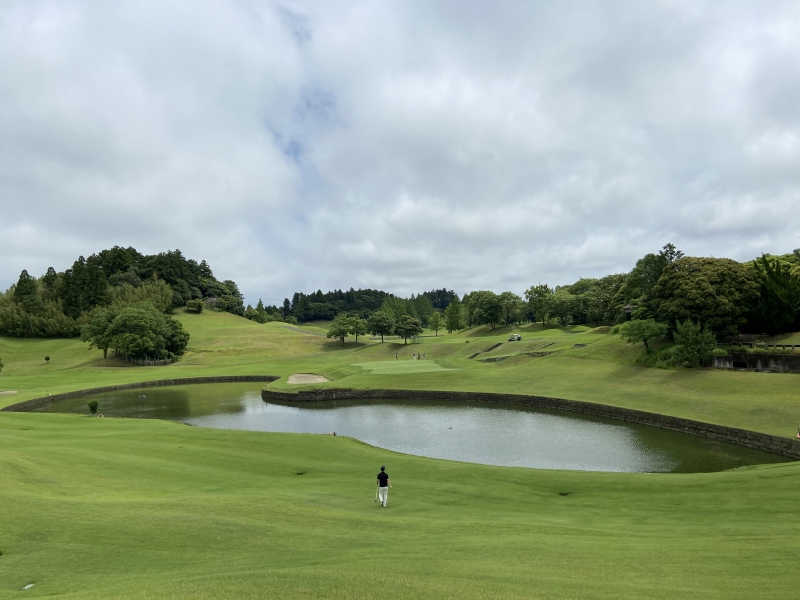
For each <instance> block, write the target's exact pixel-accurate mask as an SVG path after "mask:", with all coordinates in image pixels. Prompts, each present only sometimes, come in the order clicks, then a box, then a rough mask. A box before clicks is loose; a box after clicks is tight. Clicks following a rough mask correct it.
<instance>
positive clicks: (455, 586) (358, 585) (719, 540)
mask: <svg viewBox="0 0 800 600" xmlns="http://www.w3.org/2000/svg"><path fill="white" fill-rule="evenodd" d="M381 463H385V464H386V465H387V470H388V471H389V473H390V474H391V477H392V481H393V484H394V489H393V490H391V491H390V495H389V506H388V507H387V508H385V509H382V508H380V507H379V506H378V505H377V504H376V503H375V502H374V476H375V473H376V472H377V468H378V466H379V465H380V464H381ZM298 473H302V475H299V474H298ZM0 480H2V482H3V485H2V486H0V506H2V510H0V551H2V553H3V554H2V556H0V598H18V597H28V598H37V597H45V596H48V597H58V598H76V599H77V598H80V599H89V600H90V599H95V598H96V599H114V598H126V599H150V598H200V599H211V598H374V597H375V595H376V594H378V595H380V596H382V597H387V598H453V597H458V598H465V599H470V598H542V599H545V598H546V599H562V598H563V599H576V598H593V599H597V598H599V599H603V598H608V599H611V598H614V599H616V598H635V599H649V598H652V599H668V598H669V599H671V598H681V599H682V598H702V599H706V598H707V599H716V598H719V599H725V600H730V599H731V598H748V599H758V598H764V599H770V600H771V599H773V598H791V597H794V596H795V595H796V590H797V586H798V585H800V575H799V574H798V570H797V565H798V564H800V511H798V510H797V498H798V497H799V496H800V464H797V463H791V464H782V465H775V466H768V467H753V468H746V469H740V470H736V471H730V472H723V473H713V474H698V475H644V474H603V473H586V472H560V471H538V470H531V469H511V468H498V467H486V466H480V465H469V464H463V463H454V462H448V461H437V460H432V459H424V458H417V457H412V456H405V455H399V454H394V453H391V452H388V451H383V450H380V449H376V448H371V447H368V446H365V445H363V444H360V443H358V442H356V441H354V440H350V439H347V438H341V437H338V438H333V437H328V436H312V435H288V434H263V433H253V432H239V431H226V430H212V429H202V428H196V427H186V426H183V425H179V424H173V423H167V422H159V421H149V420H141V421H136V420H124V419H96V418H95V419H92V418H89V417H79V416H74V415H46V414H0ZM561 494H569V495H561ZM29 583H34V584H35V585H34V587H33V588H31V589H29V590H28V591H25V592H22V591H20V590H21V589H22V587H23V586H25V585H27V584H29Z"/></svg>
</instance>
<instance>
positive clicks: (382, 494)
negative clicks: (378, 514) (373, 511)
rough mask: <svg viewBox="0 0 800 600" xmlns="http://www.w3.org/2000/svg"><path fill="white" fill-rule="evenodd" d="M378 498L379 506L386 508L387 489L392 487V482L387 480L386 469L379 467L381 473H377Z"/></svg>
mask: <svg viewBox="0 0 800 600" xmlns="http://www.w3.org/2000/svg"><path fill="white" fill-rule="evenodd" d="M377 483H378V498H380V501H381V506H386V502H387V500H388V499H389V488H390V487H392V482H391V481H390V480H389V475H388V473H386V467H385V466H383V465H381V472H380V473H378V482H377Z"/></svg>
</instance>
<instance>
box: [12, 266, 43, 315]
mask: <svg viewBox="0 0 800 600" xmlns="http://www.w3.org/2000/svg"><path fill="white" fill-rule="evenodd" d="M38 291H39V284H38V283H37V281H36V279H34V278H33V277H31V276H30V275H28V271H25V270H23V271H22V273H20V274H19V279H18V280H17V285H16V286H15V287H14V301H16V302H18V303H19V304H21V305H22V307H23V308H24V309H25V311H26V312H28V313H31V314H37V313H38V312H39V311H40V310H41V308H42V302H41V300H40V299H39V295H38Z"/></svg>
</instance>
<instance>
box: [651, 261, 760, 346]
mask: <svg viewBox="0 0 800 600" xmlns="http://www.w3.org/2000/svg"><path fill="white" fill-rule="evenodd" d="M652 294H653V308H654V309H655V311H656V314H657V316H658V319H659V320H660V321H663V322H668V323H670V324H672V325H673V326H674V325H675V324H676V323H677V322H678V321H686V320H687V319H691V320H692V321H696V322H699V323H702V324H703V325H707V326H708V328H709V329H711V330H712V331H714V332H715V333H716V334H717V335H720V336H724V335H735V334H736V333H738V331H739V327H740V326H742V325H744V324H745V323H746V322H747V319H746V317H745V314H746V313H748V312H749V311H750V310H751V308H752V306H753V304H755V302H756V301H757V300H758V296H759V283H758V281H757V280H756V277H755V276H754V274H753V271H752V269H749V268H748V267H747V266H745V265H743V264H742V263H738V262H736V261H734V260H731V259H729V258H693V257H683V258H679V259H677V260H676V261H675V262H673V263H670V264H669V265H668V266H667V267H666V268H665V269H664V272H663V273H662V275H661V278H660V279H659V281H658V284H657V285H656V286H655V287H654V288H653V290H652Z"/></svg>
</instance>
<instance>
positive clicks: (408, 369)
mask: <svg viewBox="0 0 800 600" xmlns="http://www.w3.org/2000/svg"><path fill="white" fill-rule="evenodd" d="M353 366H354V367H361V368H362V369H364V370H365V371H367V372H369V373H371V374H373V375H402V374H404V373H435V372H437V371H453V370H454V369H448V368H447V367H443V366H442V365H440V364H438V363H436V362H434V361H432V360H411V361H409V360H404V361H402V362H401V361H399V360H395V361H391V360H381V361H375V362H364V363H353Z"/></svg>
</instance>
